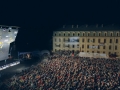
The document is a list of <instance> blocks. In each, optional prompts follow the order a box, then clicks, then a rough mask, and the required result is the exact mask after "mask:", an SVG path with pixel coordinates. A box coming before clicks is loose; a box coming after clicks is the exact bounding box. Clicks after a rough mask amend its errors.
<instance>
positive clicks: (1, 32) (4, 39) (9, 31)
mask: <svg viewBox="0 0 120 90" xmlns="http://www.w3.org/2000/svg"><path fill="white" fill-rule="evenodd" d="M17 33H18V28H16V29H15V28H14V29H13V28H7V27H5V28H3V27H1V28H0V61H1V60H5V59H8V55H9V47H10V43H11V42H14V41H15V38H16V36H17Z"/></svg>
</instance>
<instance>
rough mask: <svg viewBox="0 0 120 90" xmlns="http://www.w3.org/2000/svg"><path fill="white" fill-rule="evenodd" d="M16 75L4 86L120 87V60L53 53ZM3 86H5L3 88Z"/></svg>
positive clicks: (20, 89)
mask: <svg viewBox="0 0 120 90" xmlns="http://www.w3.org/2000/svg"><path fill="white" fill-rule="evenodd" d="M50 57H51V58H49V59H50V60H48V61H46V62H42V63H39V64H38V65H36V66H32V67H31V68H29V69H27V70H24V71H22V72H21V73H19V74H16V75H14V76H13V77H12V78H10V79H9V80H6V81H5V82H4V85H6V86H7V88H6V89H4V90H119V88H120V60H116V59H114V60H113V59H101V58H85V57H78V56H68V55H64V56H62V55H58V54H54V55H52V56H50ZM0 90H1V89H0Z"/></svg>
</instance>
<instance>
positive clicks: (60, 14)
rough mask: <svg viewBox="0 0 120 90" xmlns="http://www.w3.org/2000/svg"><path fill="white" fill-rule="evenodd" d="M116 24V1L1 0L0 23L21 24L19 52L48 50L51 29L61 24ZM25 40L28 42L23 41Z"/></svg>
mask: <svg viewBox="0 0 120 90" xmlns="http://www.w3.org/2000/svg"><path fill="white" fill-rule="evenodd" d="M104 23H105V24H113V23H114V24H120V0H79V2H78V1H74V0H59V1H58V0H38V1H37V0H24V1H23V0H19V1H18V0H9V1H8V0H7V1H6V0H2V2H0V24H1V25H8V26H10V25H11V26H19V27H21V28H20V30H19V33H18V36H17V38H16V45H17V48H18V50H19V51H32V50H37V49H39V50H43V49H50V46H49V42H50V40H51V39H52V31H53V30H55V29H57V28H59V27H62V26H63V25H64V24H65V25H72V24H74V25H76V24H79V25H81V24H104ZM27 43H28V44H27Z"/></svg>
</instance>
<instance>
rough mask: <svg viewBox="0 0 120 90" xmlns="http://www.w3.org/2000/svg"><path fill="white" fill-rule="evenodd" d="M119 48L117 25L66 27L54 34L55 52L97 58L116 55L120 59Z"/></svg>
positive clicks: (119, 34)
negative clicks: (73, 53) (80, 54)
mask: <svg viewBox="0 0 120 90" xmlns="http://www.w3.org/2000/svg"><path fill="white" fill-rule="evenodd" d="M119 48H120V27H119V26H115V25H103V24H102V25H93V26H92V25H91V26H89V25H81V26H79V25H71V26H65V25H64V26H63V27H62V28H60V29H58V30H56V31H54V32H53V52H55V51H58V50H70V51H73V52H74V51H80V52H81V53H91V54H92V55H93V54H95V56H96V55H100V54H101V55H106V56H109V55H110V54H116V55H117V56H118V57H120V50H119ZM85 55H86V56H89V55H87V54H85Z"/></svg>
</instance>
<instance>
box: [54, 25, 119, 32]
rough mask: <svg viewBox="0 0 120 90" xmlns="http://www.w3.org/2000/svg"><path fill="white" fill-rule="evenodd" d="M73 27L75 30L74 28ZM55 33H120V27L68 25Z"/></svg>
mask: <svg viewBox="0 0 120 90" xmlns="http://www.w3.org/2000/svg"><path fill="white" fill-rule="evenodd" d="M72 27H73V28H72ZM55 31H120V26H119V25H68V26H63V27H62V28H59V29H57V30H55Z"/></svg>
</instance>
